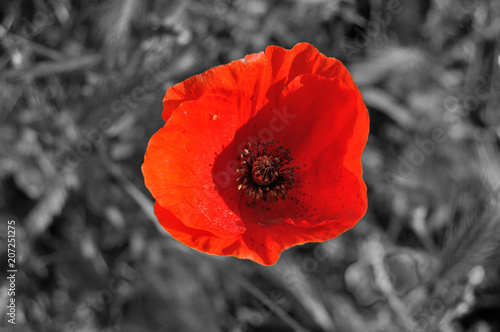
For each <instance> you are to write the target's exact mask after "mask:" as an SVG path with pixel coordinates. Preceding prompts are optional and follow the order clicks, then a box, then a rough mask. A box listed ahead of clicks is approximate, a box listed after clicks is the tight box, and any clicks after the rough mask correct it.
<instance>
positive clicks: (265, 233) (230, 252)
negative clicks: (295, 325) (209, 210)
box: [155, 202, 340, 265]
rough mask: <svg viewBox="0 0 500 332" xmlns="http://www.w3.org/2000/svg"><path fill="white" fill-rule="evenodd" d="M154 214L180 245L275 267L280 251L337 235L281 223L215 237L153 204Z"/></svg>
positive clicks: (336, 231)
mask: <svg viewBox="0 0 500 332" xmlns="http://www.w3.org/2000/svg"><path fill="white" fill-rule="evenodd" d="M155 215H156V216H157V218H158V220H159V221H160V223H161V225H162V226H163V228H164V229H165V230H166V231H167V232H169V234H170V235H171V236H172V237H173V238H174V239H176V240H178V241H180V242H182V243H183V244H185V245H187V246H189V247H191V248H194V249H197V250H199V251H201V252H205V253H208V254H211V255H218V256H233V257H237V258H242V259H250V260H253V261H254V262H257V263H259V264H263V265H273V264H275V263H276V262H277V261H278V259H279V257H280V255H281V252H282V251H283V250H285V249H288V248H290V247H292V246H295V245H298V244H303V243H306V242H312V241H326V240H329V239H332V238H334V237H336V236H338V235H339V234H340V233H339V232H338V230H335V229H331V228H330V227H327V226H325V225H321V226H318V227H314V228H312V229H310V228H307V229H303V228H301V227H297V226H292V225H289V224H286V223H284V224H282V225H279V226H277V227H276V228H271V227H268V228H263V229H262V228H260V227H259V226H258V225H256V226H252V227H250V228H249V229H248V230H247V231H246V232H245V233H244V234H242V235H237V236H232V237H226V238H224V237H219V236H217V235H214V234H212V233H210V232H208V231H206V230H200V229H196V228H191V227H189V226H186V225H185V223H183V222H181V221H180V220H179V218H177V217H176V216H175V215H174V214H173V213H172V212H171V211H170V210H169V209H166V208H164V207H162V206H161V205H160V204H159V203H158V202H156V204H155Z"/></svg>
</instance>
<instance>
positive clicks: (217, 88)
mask: <svg viewBox="0 0 500 332" xmlns="http://www.w3.org/2000/svg"><path fill="white" fill-rule="evenodd" d="M302 74H315V75H319V76H323V77H336V78H338V79H340V80H341V81H343V82H344V84H346V85H353V84H354V83H353V81H352V78H351V76H350V75H349V72H348V71H347V69H346V68H345V67H344V65H342V63H341V62H340V61H339V60H337V59H334V58H328V57H326V56H325V55H323V54H321V53H320V52H319V51H318V50H317V49H316V48H314V47H313V46H312V45H310V44H307V43H299V44H297V45H295V47H293V48H292V49H291V50H286V49H284V48H281V47H277V46H268V47H267V48H266V51H265V52H260V53H256V54H250V55H247V56H246V57H245V58H244V59H241V60H236V61H233V62H231V63H229V64H227V65H222V66H217V67H214V68H212V69H209V70H207V71H206V72H204V73H201V74H199V75H195V76H193V77H191V78H189V79H187V80H185V81H183V82H181V83H179V84H176V85H174V86H173V87H171V88H170V89H168V91H167V93H166V95H165V97H164V99H163V108H164V110H163V119H164V120H165V121H167V120H168V118H169V117H170V115H171V114H172V112H173V111H174V110H175V109H176V108H177V107H179V105H181V104H182V103H183V102H184V101H188V100H196V99H198V98H200V97H201V96H202V95H204V94H218V95H222V96H226V97H229V98H234V100H235V101H237V104H238V107H243V108H249V113H248V114H250V116H253V115H254V114H255V113H256V112H258V111H259V110H260V109H261V108H262V107H263V106H264V105H266V104H267V103H274V102H276V100H277V97H278V96H279V94H280V93H281V89H282V88H283V86H285V85H287V84H288V83H290V82H291V81H292V80H293V79H294V78H295V77H297V76H299V75H302ZM242 120H244V119H242Z"/></svg>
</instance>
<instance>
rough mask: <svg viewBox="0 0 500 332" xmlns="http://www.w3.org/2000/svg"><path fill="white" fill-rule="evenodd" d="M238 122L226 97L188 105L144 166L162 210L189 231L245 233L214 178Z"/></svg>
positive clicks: (152, 146) (157, 138)
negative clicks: (219, 157)
mask: <svg viewBox="0 0 500 332" xmlns="http://www.w3.org/2000/svg"><path fill="white" fill-rule="evenodd" d="M214 115H217V116H216V117H215V118H214ZM236 116H237V110H236V109H235V107H234V105H233V104H232V103H231V102H229V100H227V99H226V98H224V97H219V96H214V95H206V96H203V97H202V98H200V99H199V100H197V101H190V102H186V103H184V104H183V105H181V106H180V107H179V108H178V109H177V111H176V112H175V113H174V114H173V115H172V117H171V118H170V119H169V121H168V122H167V123H166V124H165V126H164V127H163V128H162V129H160V130H159V131H158V132H157V133H156V134H155V135H154V136H153V137H152V138H151V140H150V142H149V145H148V149H147V151H146V155H145V158H144V164H143V173H144V179H145V183H146V186H147V188H148V189H149V190H150V191H151V193H152V195H153V197H155V199H156V200H157V201H158V202H159V203H160V204H161V205H162V206H163V207H166V208H169V209H170V210H171V211H172V212H173V213H174V214H175V215H176V216H177V217H178V218H180V219H181V220H183V221H184V223H185V224H186V225H188V226H190V227H193V228H200V229H206V230H208V231H210V232H213V233H214V234H217V235H220V236H230V235H233V234H238V233H241V232H242V231H243V230H244V229H243V225H242V224H241V222H240V221H239V218H237V217H235V216H234V214H233V212H232V211H230V210H229V209H228V208H227V207H226V205H225V203H224V201H223V200H222V198H221V197H220V196H219V195H218V193H217V192H216V190H215V184H214V182H213V181H212V174H211V171H212V166H213V163H214V159H215V158H216V156H217V154H218V153H220V151H221V150H222V149H223V148H224V146H226V145H227V144H229V143H230V142H231V141H232V139H233V136H234V131H235V128H234V126H235V121H236V120H235V119H236Z"/></svg>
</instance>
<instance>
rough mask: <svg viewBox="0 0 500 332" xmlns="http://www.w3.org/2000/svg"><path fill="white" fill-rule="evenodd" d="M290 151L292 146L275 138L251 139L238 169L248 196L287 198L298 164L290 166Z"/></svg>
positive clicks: (239, 186) (243, 152) (258, 198)
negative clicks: (284, 144)
mask: <svg viewBox="0 0 500 332" xmlns="http://www.w3.org/2000/svg"><path fill="white" fill-rule="evenodd" d="M276 143H279V142H276ZM289 154H290V149H285V148H284V147H283V146H281V145H280V146H276V144H275V143H274V141H271V142H266V143H264V142H262V141H259V142H257V143H251V142H248V144H247V146H246V148H245V149H244V150H243V151H242V152H241V154H240V156H239V157H238V160H239V161H240V166H239V167H238V169H237V170H236V171H237V172H239V173H240V174H241V176H240V177H239V178H238V181H239V182H240V184H239V185H238V190H245V192H246V195H247V197H248V198H249V199H251V200H255V201H259V200H263V201H265V202H275V201H277V200H278V198H281V199H285V198H286V193H287V191H288V190H289V189H290V188H292V187H293V186H294V183H295V178H294V177H295V174H294V169H296V168H299V167H287V165H288V164H290V161H291V160H292V157H290V156H289Z"/></svg>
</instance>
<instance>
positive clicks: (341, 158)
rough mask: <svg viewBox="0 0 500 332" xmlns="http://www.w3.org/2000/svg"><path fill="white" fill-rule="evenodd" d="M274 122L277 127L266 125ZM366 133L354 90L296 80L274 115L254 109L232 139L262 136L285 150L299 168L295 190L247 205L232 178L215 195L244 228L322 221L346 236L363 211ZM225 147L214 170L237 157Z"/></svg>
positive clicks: (334, 82) (314, 79) (309, 78)
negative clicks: (270, 199)
mask: <svg viewBox="0 0 500 332" xmlns="http://www.w3.org/2000/svg"><path fill="white" fill-rule="evenodd" d="M277 118H281V122H279V123H278V122H273V119H277ZM269 119H271V120H269ZM265 120H267V124H268V126H267V127H266V125H265V123H266V122H265ZM270 124H273V125H270ZM273 126H274V130H272V129H271V128H273ZM255 128H258V132H259V134H258V133H256V129H255ZM263 129H267V131H264V130H263ZM368 131H369V119H368V111H367V110H366V107H365V105H364V103H363V101H362V99H361V95H360V94H359V92H358V90H357V89H355V88H353V87H347V86H346V85H345V84H344V83H343V82H342V81H340V80H338V79H327V78H324V77H320V76H317V75H300V76H298V77H296V79H295V80H294V81H293V82H291V83H290V84H289V85H288V86H287V87H286V88H285V89H283V93H282V94H281V96H280V97H279V103H278V106H277V108H276V109H271V110H269V109H267V110H265V111H261V112H260V113H259V114H258V115H257V116H255V117H254V118H252V119H251V120H249V121H247V124H246V125H245V126H244V127H242V128H240V129H239V130H238V132H237V133H236V134H235V139H234V140H233V143H235V142H240V141H241V142H245V138H247V137H252V136H254V137H257V136H260V133H266V135H265V136H268V137H264V138H265V139H266V140H271V139H274V140H277V141H280V142H281V143H280V144H283V145H285V147H287V148H290V149H291V156H292V157H293V161H292V162H291V164H290V165H291V166H299V167H300V169H298V170H296V171H295V175H296V177H295V179H296V187H295V188H292V189H290V190H289V192H288V193H287V196H288V199H286V200H280V201H278V202H272V203H265V202H259V203H258V204H249V203H248V200H246V199H241V194H239V192H238V190H237V186H238V183H237V181H236V177H237V175H235V176H234V177H232V178H231V182H232V183H233V184H232V185H228V186H226V187H225V188H223V189H220V191H219V192H220V195H221V197H223V199H224V200H225V202H226V204H227V206H228V207H230V208H231V209H232V210H233V212H235V213H236V214H237V215H238V216H240V218H241V219H242V220H243V221H244V222H245V224H249V223H256V222H258V223H261V224H266V223H269V224H276V223H277V222H283V221H285V220H288V219H290V220H289V222H291V223H292V224H295V225H302V226H307V225H308V226H309V227H311V226H315V225H316V224H318V223H320V222H323V221H325V220H327V221H330V222H331V223H332V225H331V227H336V226H335V225H336V224H339V225H340V226H339V227H341V228H342V231H345V230H347V229H349V228H351V227H352V226H354V224H355V223H356V222H357V221H358V220H359V219H360V218H361V217H362V216H363V215H364V213H365V212H366V208H367V199H366V186H365V184H364V182H363V179H362V168H361V154H362V152H363V148H364V145H365V144H366V140H367V138H368ZM228 149H229V151H223V152H222V153H221V155H220V157H221V158H222V160H223V161H224V163H222V164H220V163H219V162H218V160H216V164H215V165H216V168H221V169H223V165H227V160H229V159H230V156H233V158H234V156H235V155H237V154H238V152H237V148H235V146H234V144H233V145H230V146H228ZM346 222H348V223H349V225H350V226H349V227H347V228H346V225H347V224H346ZM247 227H248V226H247Z"/></svg>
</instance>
